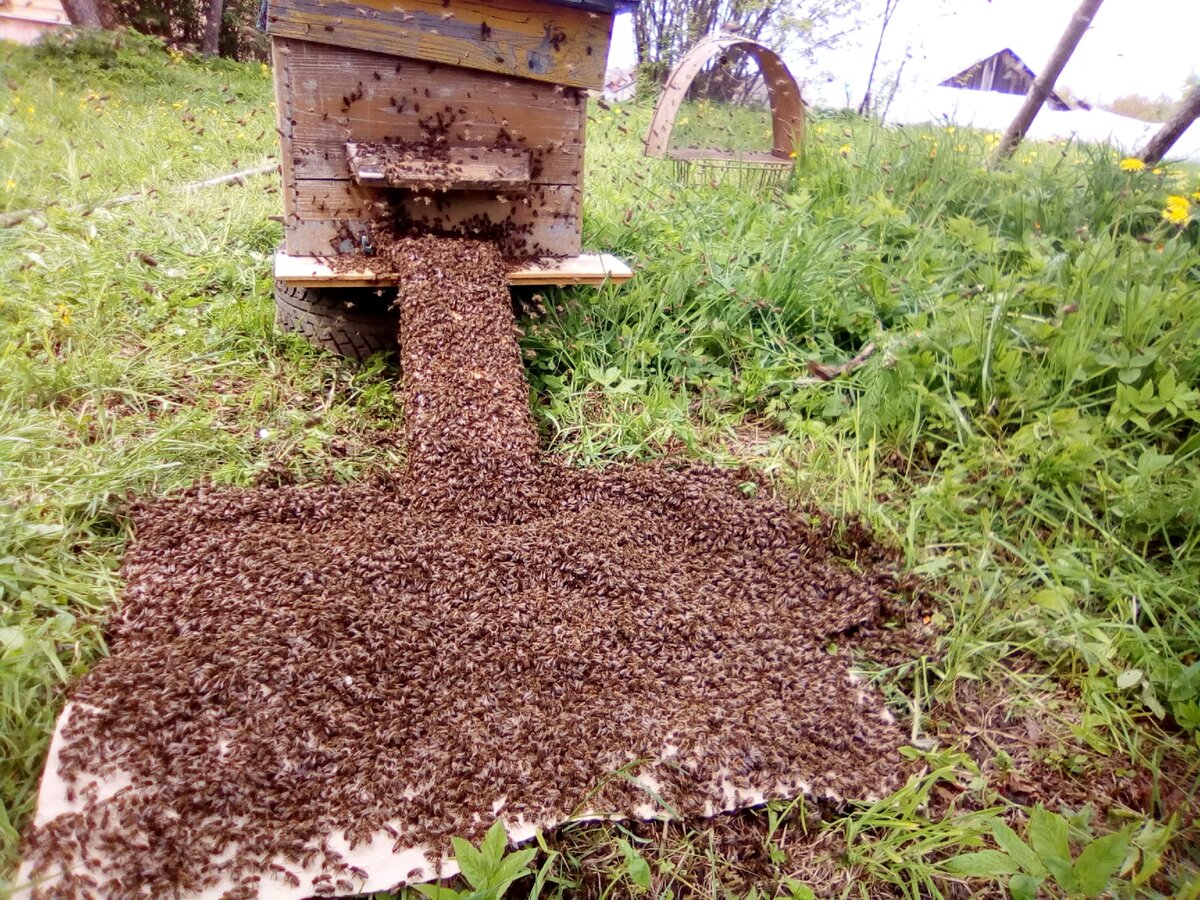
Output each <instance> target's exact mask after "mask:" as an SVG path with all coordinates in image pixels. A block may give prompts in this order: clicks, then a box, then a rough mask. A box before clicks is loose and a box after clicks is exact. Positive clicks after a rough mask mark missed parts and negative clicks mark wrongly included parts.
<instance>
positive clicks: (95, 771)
mask: <svg viewBox="0 0 1200 900" xmlns="http://www.w3.org/2000/svg"><path fill="white" fill-rule="evenodd" d="M389 259H390V260H391V262H392V264H394V265H396V266H397V267H398V271H399V273H400V276H401V288H400V290H399V292H398V293H399V299H398V301H397V302H398V303H399V304H400V320H401V325H400V352H401V363H402V379H403V386H402V391H403V402H404V410H405V424H404V435H405V438H406V441H407V448H408V450H407V453H408V455H407V461H406V465H405V468H404V469H403V470H402V471H400V472H397V473H394V474H392V475H388V476H381V477H376V478H374V479H371V480H368V481H364V482H361V483H357V484H351V485H324V486H315V487H282V488H273V489H262V488H259V489H213V488H207V487H205V488H194V489H191V490H189V491H187V492H185V493H183V494H181V495H179V496H175V497H171V498H167V499H160V500H152V501H145V502H142V503H141V504H140V505H139V506H138V507H137V509H136V510H135V514H134V523H135V534H136V537H135V539H134V541H133V542H132V544H131V546H130V548H129V550H128V552H127V555H126V558H125V561H124V567H123V574H124V578H125V580H126V588H125V591H124V602H123V603H122V604H121V606H120V608H119V610H118V611H117V612H116V613H115V614H114V616H113V619H112V621H111V624H110V647H111V656H110V657H109V658H107V659H105V660H104V661H102V662H101V663H99V664H98V665H97V666H96V667H95V668H94V669H93V670H92V671H91V672H90V673H89V674H88V675H87V676H86V677H85V678H83V679H82V681H81V682H80V683H79V684H78V685H76V687H75V689H74V691H73V694H72V696H71V698H70V704H69V706H68V710H67V712H66V713H65V714H64V716H63V718H62V720H61V721H60V725H59V731H58V733H57V734H56V737H55V745H54V747H53V749H52V752H51V758H50V764H49V765H50V767H51V768H50V769H49V770H48V772H47V778H48V779H51V778H52V779H55V780H56V783H59V784H61V785H63V786H64V791H65V794H64V798H65V799H63V800H62V804H61V805H62V807H63V808H62V809H61V810H59V811H58V813H57V814H53V813H54V812H55V811H54V810H53V809H50V808H47V807H46V806H45V796H46V790H47V788H46V787H45V785H44V787H43V808H42V809H40V811H39V815H38V819H37V822H36V824H35V826H34V827H33V828H31V829H30V831H29V832H28V834H27V835H26V845H25V851H26V854H25V856H26V865H25V869H24V871H25V873H26V874H27V875H29V876H30V877H34V878H46V877H47V876H49V878H48V880H46V881H44V882H42V883H41V884H40V885H39V887H38V888H37V889H36V890H35V896H38V897H85V896H97V897H106V898H118V897H126V896H130V897H131V896H145V895H147V894H148V895H151V896H158V895H163V896H167V895H170V896H192V895H195V896H224V897H228V898H238V897H259V896H264V897H265V896H272V897H274V896H295V897H303V896H309V895H312V894H316V895H328V894H334V893H353V892H360V891H365V890H380V889H383V888H387V887H392V886H395V885H397V884H402V883H406V882H411V881H421V880H428V879H430V878H434V877H438V875H439V874H442V875H444V874H447V873H449V872H453V871H455V868H454V866H453V863H452V862H451V861H450V860H449V859H448V858H447V854H446V851H447V850H448V848H449V838H450V837H451V836H456V835H457V836H463V837H468V838H472V839H478V837H480V836H481V835H482V833H483V832H484V831H486V829H487V828H488V827H489V826H490V825H491V824H492V823H493V822H494V821H495V820H497V819H499V820H501V821H503V822H504V823H505V826H506V828H508V830H509V833H510V835H511V836H513V837H514V838H520V837H522V836H528V835H530V834H531V833H532V832H533V831H534V830H535V829H536V828H539V827H540V828H551V827H553V826H555V825H556V824H559V823H562V822H564V821H567V820H570V819H573V818H588V817H596V818H600V817H624V818H635V817H643V818H649V817H653V816H658V815H664V814H667V813H670V814H678V815H682V816H707V815H713V814H716V813H718V812H720V811H724V810H730V809H735V808H739V807H742V806H746V805H753V804H757V803H761V802H763V801H764V800H765V799H769V798H783V797H792V796H796V795H798V794H808V795H811V796H823V797H831V798H859V799H866V798H871V797H877V796H880V795H882V794H885V793H886V792H888V791H890V790H891V789H893V788H895V787H897V786H899V784H900V783H902V781H903V779H904V778H905V777H906V776H907V774H908V772H909V768H908V765H907V763H905V761H904V760H903V758H902V756H901V754H900V753H899V750H900V748H901V747H902V746H903V745H904V744H905V743H906V736H905V733H904V731H903V729H902V728H901V727H900V726H899V725H898V724H896V723H895V722H894V721H893V719H892V717H891V715H890V714H889V713H888V712H887V710H886V708H885V705H884V703H883V699H882V697H881V695H880V694H879V693H878V692H877V691H876V690H875V689H874V688H872V687H870V686H869V685H868V684H866V683H865V682H863V681H861V680H859V679H857V678H855V677H854V675H853V674H852V673H851V671H850V668H849V667H850V659H851V658H852V656H853V654H852V653H851V652H847V651H850V650H853V649H854V647H855V646H856V645H859V646H862V645H869V643H870V641H871V640H872V635H878V634H879V633H881V631H882V626H883V624H884V622H885V621H886V620H887V619H888V618H889V617H890V616H893V615H894V614H895V609H896V608H898V607H899V606H902V605H903V593H904V591H903V585H902V584H901V582H900V581H899V580H898V575H897V568H898V567H897V561H896V560H895V559H894V558H893V556H892V555H890V554H889V553H888V552H886V551H885V550H883V549H881V548H880V547H879V546H878V545H876V544H875V543H874V542H873V541H872V540H871V539H870V537H869V535H867V534H866V532H865V531H864V530H862V529H858V528H853V527H851V528H841V527H839V523H837V522H835V521H834V520H832V519H830V518H826V517H823V516H820V515H818V514H816V513H814V512H812V511H803V510H801V511H797V510H795V509H793V508H789V506H788V505H786V504H785V503H783V502H781V501H779V500H777V499H773V498H771V497H769V496H767V492H766V491H761V492H759V493H758V494H757V495H756V496H748V495H747V494H746V493H745V492H744V491H743V490H742V489H741V487H740V482H742V481H743V479H744V477H745V476H744V474H743V475H737V474H734V473H731V472H729V471H726V470H720V469H717V468H714V467H706V466H700V465H682V464H672V463H669V462H660V463H655V464H648V465H614V466H609V467H606V468H591V469H585V468H575V467H571V466H568V465H566V464H565V463H563V462H561V461H556V460H555V459H553V458H550V457H548V456H546V455H544V454H543V453H542V451H541V450H540V448H539V442H538V436H537V431H536V429H535V426H534V421H533V417H532V414H531V411H530V409H529V403H528V386H527V383H526V380H525V375H524V371H523V368H522V364H521V357H520V351H519V348H518V346H517V343H516V342H515V340H514V339H513V328H514V322H513V318H512V311H511V303H510V299H509V294H508V290H507V287H506V284H505V276H504V261H503V259H502V258H501V255H500V253H499V251H498V250H497V248H496V247H495V246H494V245H492V244H489V243H486V242H473V241H461V240H444V239H434V238H417V239H406V240H403V241H401V242H398V244H397V245H396V246H395V247H393V248H391V250H390V251H389ZM847 559H852V560H853V564H850V563H848V562H847ZM831 644H835V645H837V646H838V648H839V652H836V653H833V652H830V645H831ZM618 773H619V774H618Z"/></svg>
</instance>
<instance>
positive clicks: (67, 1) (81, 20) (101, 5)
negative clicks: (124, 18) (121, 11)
mask: <svg viewBox="0 0 1200 900" xmlns="http://www.w3.org/2000/svg"><path fill="white" fill-rule="evenodd" d="M62 5H63V10H64V11H65V12H66V14H67V18H68V19H69V20H70V22H71V24H72V25H74V26H75V27H76V28H115V27H116V25H117V16H116V14H115V13H114V12H113V8H112V5H111V4H110V3H109V2H108V0H62Z"/></svg>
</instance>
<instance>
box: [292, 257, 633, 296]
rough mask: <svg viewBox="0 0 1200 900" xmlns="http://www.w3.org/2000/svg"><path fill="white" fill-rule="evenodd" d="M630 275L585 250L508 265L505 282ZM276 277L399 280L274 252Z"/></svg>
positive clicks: (351, 282) (349, 282)
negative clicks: (583, 251) (576, 254)
mask: <svg viewBox="0 0 1200 900" xmlns="http://www.w3.org/2000/svg"><path fill="white" fill-rule="evenodd" d="M632 277H633V270H632V269H630V268H629V266H627V265H626V264H625V263H624V262H623V261H622V260H620V259H617V258H616V257H615V256H612V255H610V254H608V253H584V254H581V255H579V256H568V257H566V258H563V259H541V260H537V261H536V262H529V263H523V264H521V265H520V266H518V267H516V268H513V269H510V270H509V272H508V283H509V284H512V285H531V284H560V285H572V284H579V285H583V284H591V285H599V284H605V283H608V282H613V283H621V282H624V281H628V280H629V279H630V278H632ZM275 278H276V279H277V280H278V281H284V282H287V283H288V284H302V285H305V286H307V287H374V286H377V285H392V284H396V283H397V282H398V280H399V279H398V277H397V276H395V275H386V274H377V273H375V272H369V271H367V270H365V269H363V270H356V271H353V272H335V271H334V270H333V269H331V268H329V265H328V260H327V259H325V258H322V257H317V256H292V255H290V254H288V253H283V252H280V253H276V254H275Z"/></svg>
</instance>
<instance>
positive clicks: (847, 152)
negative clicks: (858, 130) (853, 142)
mask: <svg viewBox="0 0 1200 900" xmlns="http://www.w3.org/2000/svg"><path fill="white" fill-rule="evenodd" d="M850 149H851V148H850V145H849V144H842V146H840V147H838V153H840V154H842V156H844V157H845V156H849V155H850Z"/></svg>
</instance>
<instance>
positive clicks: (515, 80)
mask: <svg viewBox="0 0 1200 900" xmlns="http://www.w3.org/2000/svg"><path fill="white" fill-rule="evenodd" d="M622 5H628V3H624V4H622V3H618V2H612V0H575V2H572V0H509V2H505V3H495V4H492V3H485V2H480V0H354V2H338V0H333V2H329V0H271V2H270V4H269V6H268V10H267V30H268V32H269V33H270V35H271V45H272V56H273V61H274V71H275V96H276V104H277V110H278V121H279V133H280V139H281V145H282V146H281V150H282V154H281V161H282V172H283V189H284V191H283V193H284V227H285V250H286V254H287V255H288V256H291V257H327V256H329V255H330V254H331V253H335V254H336V253H347V252H352V251H354V250H355V249H356V248H357V247H358V245H359V242H360V241H361V240H362V235H363V234H364V233H365V232H366V231H367V228H368V225H369V223H370V222H371V221H372V220H375V219H377V218H379V217H381V216H399V217H400V219H401V220H402V221H403V222H405V223H406V224H408V225H409V226H411V228H412V229H414V230H418V231H433V232H437V233H458V234H464V235H476V236H484V237H497V236H501V237H502V238H503V241H502V242H503V244H504V245H505V247H506V250H507V251H509V252H512V253H514V254H516V255H532V256H557V257H573V256H576V255H577V254H579V253H580V249H581V247H580V239H581V225H582V222H581V209H582V187H583V169H584V167H583V158H584V133H585V125H586V122H587V94H586V92H587V90H588V89H591V88H600V87H601V86H602V83H603V80H604V70H605V65H606V61H607V57H608V47H609V39H610V36H611V32H612V23H613V16H614V13H615V11H616V8H617V7H618V6H622Z"/></svg>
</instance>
